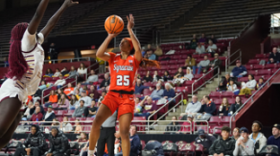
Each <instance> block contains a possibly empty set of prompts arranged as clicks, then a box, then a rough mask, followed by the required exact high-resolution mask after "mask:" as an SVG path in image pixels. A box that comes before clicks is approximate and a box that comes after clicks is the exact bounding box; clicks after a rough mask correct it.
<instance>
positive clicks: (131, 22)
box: [126, 14, 134, 29]
mask: <svg viewBox="0 0 280 156" xmlns="http://www.w3.org/2000/svg"><path fill="white" fill-rule="evenodd" d="M126 19H127V29H132V28H133V27H134V17H133V15H132V14H129V16H126Z"/></svg>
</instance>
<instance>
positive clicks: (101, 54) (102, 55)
mask: <svg viewBox="0 0 280 156" xmlns="http://www.w3.org/2000/svg"><path fill="white" fill-rule="evenodd" d="M118 34H119V33H118ZM118 34H108V36H107V38H106V39H105V40H104V41H103V43H102V44H101V46H100V47H99V48H98V50H97V53H96V56H97V57H98V58H100V59H101V60H104V61H108V60H110V57H111V56H110V54H108V53H106V50H107V48H108V45H109V44H110V42H111V40H112V39H113V38H115V37H116V36H117V35H118Z"/></svg>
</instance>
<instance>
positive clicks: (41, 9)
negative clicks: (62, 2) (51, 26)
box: [28, 0, 49, 35]
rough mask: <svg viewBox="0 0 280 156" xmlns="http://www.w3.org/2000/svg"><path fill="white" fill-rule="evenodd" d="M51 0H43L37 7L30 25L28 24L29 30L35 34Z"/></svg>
mask: <svg viewBox="0 0 280 156" xmlns="http://www.w3.org/2000/svg"><path fill="white" fill-rule="evenodd" d="M48 4H49V0H41V2H40V4H39V6H38V7H37V10H36V12H35V15H34V16H33V18H32V19H31V21H30V23H29V26H28V32H29V33H30V34H32V35H33V34H35V33H36V32H37V29H38V27H39V25H40V23H41V20H42V18H43V16H44V14H45V11H46V9H47V7H48Z"/></svg>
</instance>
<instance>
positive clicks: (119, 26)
mask: <svg viewBox="0 0 280 156" xmlns="http://www.w3.org/2000/svg"><path fill="white" fill-rule="evenodd" d="M104 27H105V29H106V31H107V32H108V33H109V34H115V33H120V32H122V30H123V27H124V23H123V20H122V18H121V17H120V16H117V15H111V16H109V17H107V19H106V20H105V23H104Z"/></svg>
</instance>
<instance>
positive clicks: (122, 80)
mask: <svg viewBox="0 0 280 156" xmlns="http://www.w3.org/2000/svg"><path fill="white" fill-rule="evenodd" d="M129 84H130V82H129V75H118V76H117V85H118V86H129Z"/></svg>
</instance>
